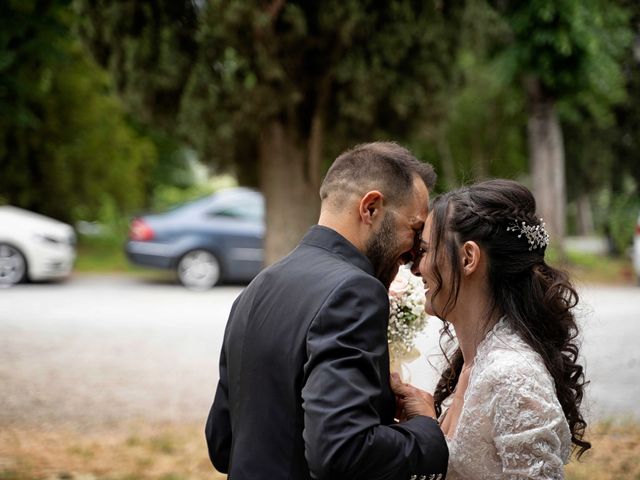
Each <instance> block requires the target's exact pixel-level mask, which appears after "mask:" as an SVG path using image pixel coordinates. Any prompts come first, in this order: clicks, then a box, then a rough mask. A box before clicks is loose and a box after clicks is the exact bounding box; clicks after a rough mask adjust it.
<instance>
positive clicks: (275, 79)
mask: <svg viewBox="0 0 640 480" xmlns="http://www.w3.org/2000/svg"><path fill="white" fill-rule="evenodd" d="M459 9H460V7H459V6H458V5H457V3H456V2H439V1H426V2H424V1H421V2H416V1H408V0H396V1H387V2H374V1H362V0H359V1H357V0H327V1H324V2H306V1H288V2H285V1H273V2H270V3H265V2H247V1H244V0H214V1H211V2H209V3H208V4H207V6H206V8H205V9H204V10H203V12H202V22H201V30H200V32H199V37H198V43H199V57H198V62H197V64H196V66H195V67H194V69H193V72H192V75H191V77H190V80H189V83H188V86H187V89H186V94H185V97H184V99H183V108H182V111H181V122H180V123H181V125H182V126H183V128H184V130H183V131H184V133H185V135H187V137H188V138H189V139H190V140H191V141H192V142H193V144H194V145H196V146H197V148H198V150H199V151H200V152H202V154H203V156H204V158H208V159H212V160H215V161H216V162H218V163H220V164H224V163H227V164H234V165H237V166H239V167H240V168H241V169H242V170H243V171H244V172H247V171H249V172H256V173H257V179H258V181H259V185H260V188H261V190H262V191H263V192H264V194H265V196H266V199H267V238H266V252H267V261H268V262H271V261H273V260H275V259H276V258H278V257H280V256H282V255H283V254H285V253H287V252H288V251H289V250H290V249H291V247H292V246H293V245H295V243H296V242H297V241H298V240H299V239H300V237H301V236H302V234H303V233H304V232H305V231H306V229H307V228H308V227H309V225H311V224H313V223H315V221H316V220H317V214H318V205H319V199H318V194H317V192H318V186H319V183H320V180H321V176H322V172H323V170H324V168H326V164H327V163H328V161H329V160H330V159H331V158H333V157H334V155H335V154H336V153H337V152H339V151H340V150H342V149H344V148H345V147H348V146H351V145H353V144H354V143H356V142H358V141H364V140H372V139H388V138H392V139H397V140H400V141H404V142H406V141H407V140H408V139H409V138H411V136H412V134H413V133H415V131H416V129H417V128H418V127H419V126H421V125H422V124H423V122H425V121H428V120H429V119H431V120H433V119H436V118H440V115H441V114H442V111H441V108H442V107H441V105H439V104H438V102H437V95H436V94H437V92H438V91H440V90H441V89H442V87H443V86H444V85H445V84H446V83H447V82H448V81H449V72H450V68H451V62H450V60H451V58H452V52H453V51H454V49H455V43H456V42H457V32H456V28H455V25H456V22H457V21H458V15H459ZM240 176H241V177H242V176H243V175H242V174H241V175H240ZM244 176H248V175H246V174H244Z"/></svg>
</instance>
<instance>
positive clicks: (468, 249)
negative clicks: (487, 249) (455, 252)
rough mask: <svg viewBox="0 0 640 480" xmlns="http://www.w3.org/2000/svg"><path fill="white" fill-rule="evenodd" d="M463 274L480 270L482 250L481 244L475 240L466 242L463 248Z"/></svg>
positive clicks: (466, 274)
mask: <svg viewBox="0 0 640 480" xmlns="http://www.w3.org/2000/svg"><path fill="white" fill-rule="evenodd" d="M460 253H461V255H460V256H461V261H462V274H463V275H464V276H468V275H471V274H472V273H473V272H475V271H476V270H478V267H479V265H480V259H481V257H482V250H480V246H479V245H478V244H477V243H476V242H473V241H468V242H464V244H463V245H462V248H461V252H460Z"/></svg>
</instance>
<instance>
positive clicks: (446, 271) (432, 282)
mask: <svg viewBox="0 0 640 480" xmlns="http://www.w3.org/2000/svg"><path fill="white" fill-rule="evenodd" d="M432 230H433V216H432V215H429V217H428V218H427V221H426V222H425V225H424V229H423V230H422V238H421V241H420V249H421V253H422V257H421V259H420V264H419V267H418V269H419V272H420V276H421V277H422V283H423V284H424V289H425V297H426V301H425V311H426V312H427V313H428V314H429V315H435V316H436V317H439V318H442V319H444V318H443V310H444V308H445V307H446V304H447V300H448V299H449V296H450V293H451V290H450V284H451V282H450V281H449V280H450V278H451V272H450V270H451V269H450V267H449V262H447V261H446V253H445V252H446V246H445V240H444V239H441V240H440V242H439V245H438V251H435V249H434V248H433V247H434V245H433V238H432ZM444 315H446V313H444Z"/></svg>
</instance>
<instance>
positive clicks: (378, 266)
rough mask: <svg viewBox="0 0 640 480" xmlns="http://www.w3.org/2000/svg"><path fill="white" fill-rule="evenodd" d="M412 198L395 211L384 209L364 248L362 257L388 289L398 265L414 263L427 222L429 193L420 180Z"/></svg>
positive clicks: (415, 185) (415, 186) (416, 184)
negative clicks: (364, 256) (366, 258)
mask: <svg viewBox="0 0 640 480" xmlns="http://www.w3.org/2000/svg"><path fill="white" fill-rule="evenodd" d="M413 190H414V191H413V195H411V196H410V198H409V201H408V202H407V203H406V204H404V205H401V206H400V207H398V208H387V209H386V211H385V213H384V217H383V219H382V221H381V222H380V225H379V227H378V229H377V230H376V231H375V232H374V233H373V234H372V236H371V238H369V241H368V242H367V245H366V250H365V254H366V255H367V257H368V258H369V260H370V261H371V263H372V265H373V267H374V269H375V275H376V277H377V278H378V280H380V281H381V282H382V283H383V284H384V285H385V286H386V287H387V288H389V285H391V282H392V281H393V279H394V277H395V276H396V274H397V273H398V269H399V268H400V265H403V264H405V263H407V262H410V261H412V260H413V258H414V255H415V247H416V245H417V239H419V238H420V234H421V233H422V228H423V226H424V222H425V220H426V218H427V213H428V211H427V208H428V204H429V192H428V191H427V187H426V186H425V185H424V183H423V182H422V180H419V179H416V181H415V182H414V188H413Z"/></svg>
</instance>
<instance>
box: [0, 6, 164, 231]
mask: <svg viewBox="0 0 640 480" xmlns="http://www.w3.org/2000/svg"><path fill="white" fill-rule="evenodd" d="M7 7H8V8H7ZM4 8H5V11H4V12H3V15H2V21H3V25H2V28H0V31H1V32H2V33H1V34H0V35H1V36H2V37H1V38H2V43H1V44H0V109H1V110H2V115H0V172H1V173H2V174H1V175H0V196H2V197H3V198H4V199H5V200H6V201H8V202H10V203H13V204H16V205H18V206H22V207H25V208H29V209H32V210H36V211H39V212H42V213H45V214H49V215H51V216H54V217H56V218H60V219H62V220H66V221H73V220H75V219H77V218H78V217H79V216H89V217H95V216H97V215H98V214H99V212H100V211H101V209H102V208H103V205H104V203H105V202H107V203H109V202H110V203H112V204H113V205H114V206H115V207H116V208H118V209H120V211H126V210H129V209H131V208H133V207H137V206H139V205H141V204H142V201H143V197H144V187H145V182H146V176H147V173H148V171H149V169H150V167H151V166H152V165H153V163H154V161H155V155H156V153H155V149H154V147H153V145H152V144H151V143H150V142H149V141H147V140H145V139H143V138H141V137H140V136H139V135H138V134H137V133H136V132H135V131H134V129H132V128H131V126H130V125H129V122H128V121H127V119H126V117H125V114H124V111H123V109H122V106H121V105H120V102H119V100H118V99H117V97H115V96H114V95H113V93H112V89H111V83H110V79H109V77H108V75H106V74H105V73H104V72H103V71H102V70H101V69H99V68H98V67H97V66H96V65H95V64H94V63H93V62H92V61H91V60H90V59H89V58H88V56H87V55H86V54H85V52H84V51H83V50H82V48H81V46H80V44H79V43H78V42H77V41H74V38H73V34H72V33H71V23H72V21H73V15H72V12H71V10H70V9H69V5H68V2H65V1H51V2H17V1H16V2H13V3H9V4H8V5H7V4H5V6H4Z"/></svg>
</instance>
